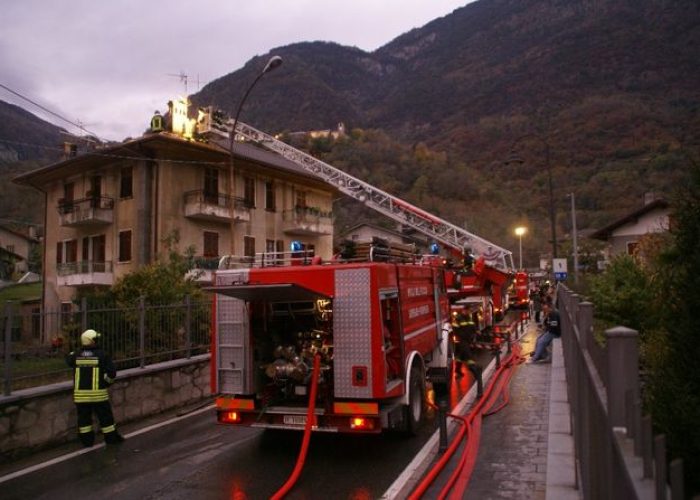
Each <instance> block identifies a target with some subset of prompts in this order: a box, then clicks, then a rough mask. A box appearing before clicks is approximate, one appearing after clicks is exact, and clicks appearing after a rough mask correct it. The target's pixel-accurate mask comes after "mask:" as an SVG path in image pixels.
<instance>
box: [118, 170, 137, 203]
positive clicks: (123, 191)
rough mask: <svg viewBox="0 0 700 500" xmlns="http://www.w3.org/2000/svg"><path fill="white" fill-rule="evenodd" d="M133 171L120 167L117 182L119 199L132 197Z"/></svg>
mask: <svg viewBox="0 0 700 500" xmlns="http://www.w3.org/2000/svg"><path fill="white" fill-rule="evenodd" d="M133 185H134V170H133V168H132V167H122V170H121V178H120V182H119V197H120V198H131V197H132V196H133V195H134V191H133V189H134V188H133Z"/></svg>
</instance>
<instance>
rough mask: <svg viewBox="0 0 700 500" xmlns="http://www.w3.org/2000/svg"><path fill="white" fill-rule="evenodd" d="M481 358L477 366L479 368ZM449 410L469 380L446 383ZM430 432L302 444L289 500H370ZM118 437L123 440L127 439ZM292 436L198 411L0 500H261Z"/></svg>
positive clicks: (24, 479) (49, 472) (16, 482)
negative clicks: (304, 452) (303, 455)
mask: <svg viewBox="0 0 700 500" xmlns="http://www.w3.org/2000/svg"><path fill="white" fill-rule="evenodd" d="M483 356H484V360H483V363H484V366H485V363H486V362H487V359H486V357H487V356H486V354H485V353H484V354H483ZM456 383H457V386H455V388H454V389H453V392H452V402H453V404H454V403H455V402H456V401H458V400H459V399H460V398H461V397H462V395H464V394H465V393H466V391H467V390H468V389H469V386H470V384H471V380H470V377H464V378H462V379H459V380H457V381H456ZM435 429H436V421H435V415H434V414H432V413H430V414H429V415H428V420H427V422H426V425H425V426H424V427H423V428H422V430H421V432H420V433H419V435H418V436H415V437H408V436H405V435H402V434H398V433H385V434H382V435H367V436H363V435H342V434H325V433H315V434H313V436H312V439H311V444H310V447H309V453H308V457H307V459H306V464H305V467H304V469H303V472H302V474H301V477H300V479H299V481H298V483H297V484H296V486H295V487H294V489H293V490H292V491H291V493H290V494H289V495H288V497H287V498H291V499H302V498H303V499H314V498H319V499H320V498H323V499H327V498H352V499H364V498H378V497H380V496H381V495H382V494H383V493H384V492H385V491H386V490H387V488H388V487H389V486H390V485H391V484H392V483H393V482H394V480H395V479H396V478H397V477H398V476H399V475H400V474H401V472H402V471H403V470H404V469H405V468H406V466H407V465H408V464H409V463H410V461H411V460H412V459H413V457H414V456H415V455H416V453H417V452H418V451H419V450H420V449H421V448H422V446H423V445H424V444H425V442H426V441H427V440H428V439H429V438H430V436H431V435H432V434H433V432H434V431H435ZM127 435H128V434H127ZM301 437H302V435H301V433H294V432H293V433H289V432H279V431H275V432H271V431H262V430H258V429H250V428H238V427H235V428H234V427H228V426H220V425H216V424H215V415H214V411H213V410H210V411H205V412H203V413H199V414H194V415H192V416H190V417H187V418H183V419H181V420H178V421H176V422H174V423H170V424H168V425H165V426H162V427H159V428H156V429H154V430H151V431H149V432H145V433H142V434H139V435H136V436H133V437H130V438H129V439H128V440H127V441H126V442H125V443H123V444H121V445H118V446H114V447H108V448H104V447H102V448H97V449H95V450H93V451H90V452H88V453H84V454H80V455H78V456H75V457H73V458H71V459H69V460H65V461H62V462H60V463H57V464H53V465H51V466H49V467H45V468H43V469H41V470H38V471H36V472H32V473H29V474H26V475H23V476H21V477H17V478H15V479H11V480H9V481H7V482H5V483H3V484H2V485H0V488H1V491H2V494H1V495H0V496H2V498H5V499H15V498H16V499H22V500H26V499H28V498H32V499H52V500H60V499H69V500H77V499H83V498H110V499H111V498H120V499H121V498H124V499H132V498H133V499H165V498H167V499H188V500H189V499H231V498H237V499H245V498H251V499H256V498H269V497H270V496H271V495H272V494H274V493H275V492H276V491H277V490H278V489H279V488H280V487H281V486H282V485H283V484H284V483H285V481H286V480H287V477H288V476H289V474H290V473H291V472H292V470H293V468H294V464H295V462H296V457H297V454H298V452H299V448H300V445H301Z"/></svg>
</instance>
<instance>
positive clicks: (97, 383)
mask: <svg viewBox="0 0 700 500" xmlns="http://www.w3.org/2000/svg"><path fill="white" fill-rule="evenodd" d="M99 337H100V334H99V333H97V332H96V331H95V330H85V331H84V332H83V334H82V335H81V336H80V344H81V348H80V349H79V350H77V351H74V352H71V353H70V354H68V356H66V363H68V366H70V367H71V368H73V370H74V375H73V380H74V385H73V401H74V402H75V407H76V410H77V413H78V436H79V437H80V442H81V443H82V444H83V446H85V447H90V446H92V445H93V444H94V443H95V432H94V431H93V429H92V413H93V412H94V413H96V414H97V418H98V420H99V422H100V428H101V430H102V434H103V435H104V437H105V442H106V443H107V444H116V443H120V442H122V441H124V438H123V437H122V436H121V435H120V434H119V433H118V432H117V427H116V426H115V425H114V416H113V415H112V407H111V406H110V404H109V393H108V392H107V388H108V387H109V386H110V385H111V384H112V382H114V379H115V377H116V376H117V371H116V370H115V368H114V364H113V363H112V360H111V359H110V357H109V356H108V355H107V354H106V353H105V352H104V351H103V350H102V349H100V348H99V347H98V345H97V340H98V339H99Z"/></svg>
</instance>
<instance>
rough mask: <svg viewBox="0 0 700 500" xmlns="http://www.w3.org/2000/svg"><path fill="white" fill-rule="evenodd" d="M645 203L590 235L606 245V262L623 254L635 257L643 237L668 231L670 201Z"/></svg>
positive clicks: (662, 200) (654, 200) (656, 200)
mask: <svg viewBox="0 0 700 500" xmlns="http://www.w3.org/2000/svg"><path fill="white" fill-rule="evenodd" d="M645 202H646V203H645V204H644V206H643V207H641V208H639V209H638V210H635V211H634V212H631V213H629V214H627V215H625V216H624V217H621V218H620V219H618V220H616V221H615V222H612V223H611V224H609V225H607V226H605V227H604V228H602V229H599V230H597V231H595V232H594V233H593V234H591V235H590V237H591V238H593V239H597V240H601V241H604V242H605V243H606V247H605V249H604V251H603V255H604V258H605V261H609V260H610V259H611V258H613V257H615V256H617V255H621V254H627V255H634V254H635V251H636V249H637V245H638V244H639V240H640V239H641V238H642V237H643V236H645V235H647V234H652V233H661V232H665V231H668V229H669V224H670V212H671V208H670V205H669V203H668V201H666V200H664V199H658V198H656V199H654V198H652V199H645Z"/></svg>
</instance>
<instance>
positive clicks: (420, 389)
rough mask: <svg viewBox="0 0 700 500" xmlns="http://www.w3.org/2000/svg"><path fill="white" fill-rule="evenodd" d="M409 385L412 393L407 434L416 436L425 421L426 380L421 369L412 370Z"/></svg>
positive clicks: (408, 409)
mask: <svg viewBox="0 0 700 500" xmlns="http://www.w3.org/2000/svg"><path fill="white" fill-rule="evenodd" d="M408 385H409V390H410V391H411V392H410V394H409V396H408V406H407V407H406V432H408V434H410V435H412V436H415V435H416V434H417V433H418V429H419V428H420V426H421V425H422V424H423V420H424V419H425V380H424V379H423V376H422V374H421V370H420V369H419V368H417V367H415V366H414V367H413V368H411V379H410V381H409V384H408Z"/></svg>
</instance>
